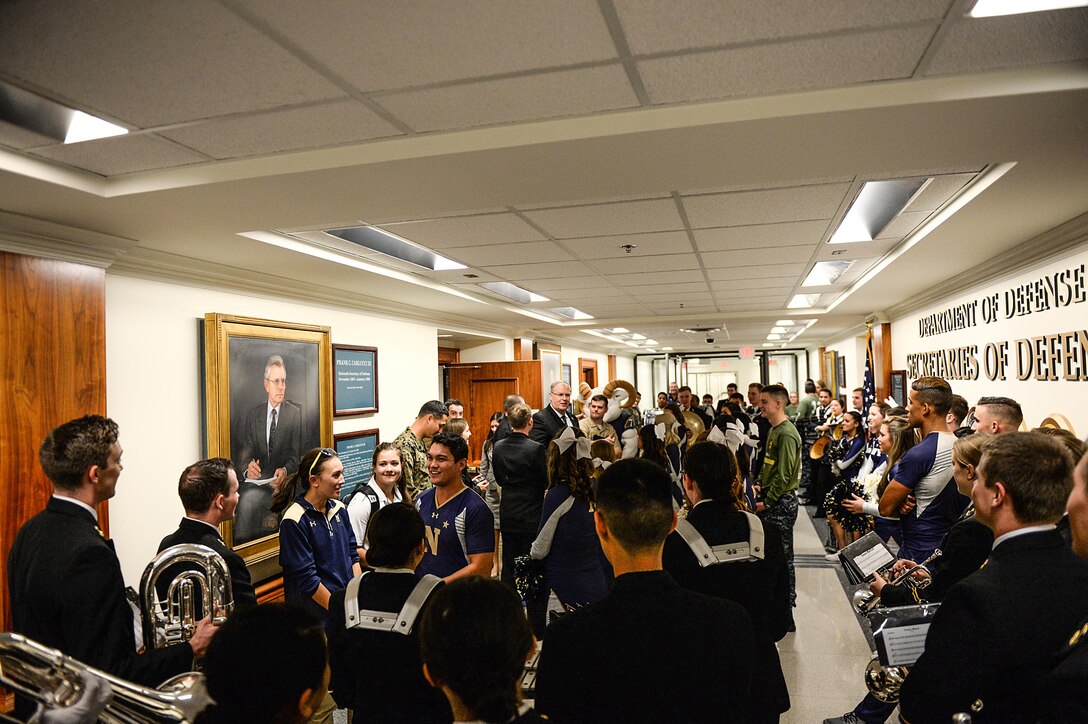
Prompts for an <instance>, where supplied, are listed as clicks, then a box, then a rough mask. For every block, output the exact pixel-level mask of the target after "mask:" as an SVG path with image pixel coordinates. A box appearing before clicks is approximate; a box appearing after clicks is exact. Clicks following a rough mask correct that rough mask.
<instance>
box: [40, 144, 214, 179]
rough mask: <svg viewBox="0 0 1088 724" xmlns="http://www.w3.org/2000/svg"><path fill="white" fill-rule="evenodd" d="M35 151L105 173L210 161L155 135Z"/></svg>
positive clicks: (112, 173)
mask: <svg viewBox="0 0 1088 724" xmlns="http://www.w3.org/2000/svg"><path fill="white" fill-rule="evenodd" d="M33 153H35V154H37V155H39V156H43V157H45V158H49V159H52V160H54V161H60V162H61V163H65V164H68V165H69V166H75V167H76V168H82V169H86V170H87V171H90V172H91V173H97V174H101V175H103V176H114V175H116V174H122V173H133V172H135V171H149V170H151V169H156V168H170V167H173V166H183V165H186V164H190V163H200V162H202V161H207V159H206V158H204V156H201V155H200V154H198V153H195V152H193V151H190V150H188V149H186V148H182V147H181V146H179V145H177V144H176V143H171V142H170V141H164V140H162V139H160V138H157V137H155V136H151V135H127V136H114V137H112V138H102V139H99V140H97V141H85V142H83V143H73V144H70V145H67V146H64V145H61V146H48V147H46V148H41V149H38V150H37V151H33Z"/></svg>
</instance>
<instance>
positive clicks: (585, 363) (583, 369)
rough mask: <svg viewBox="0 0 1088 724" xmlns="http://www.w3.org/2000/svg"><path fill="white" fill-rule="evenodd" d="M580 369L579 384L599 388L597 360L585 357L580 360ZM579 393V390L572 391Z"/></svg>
mask: <svg viewBox="0 0 1088 724" xmlns="http://www.w3.org/2000/svg"><path fill="white" fill-rule="evenodd" d="M578 367H579V370H580V373H579V375H578V381H579V382H585V383H586V384H587V385H589V386H590V387H593V388H596V387H597V360H595V359H586V358H585V357H579V358H578ZM572 392H577V390H572Z"/></svg>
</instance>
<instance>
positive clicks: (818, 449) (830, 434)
mask: <svg viewBox="0 0 1088 724" xmlns="http://www.w3.org/2000/svg"><path fill="white" fill-rule="evenodd" d="M841 439H842V423H841V422H840V423H839V424H838V425H835V426H834V427H832V428H831V429H830V430H828V431H827V432H825V433H823V434H822V435H820V436H819V437H818V438H816V441H815V442H813V443H812V447H811V448H809V451H808V456H809V457H810V458H812V459H813V460H823V457H824V455H826V454H827V448H828V447H829V446H830V445H831V444H832V443H833V442H835V441H838V440H841Z"/></svg>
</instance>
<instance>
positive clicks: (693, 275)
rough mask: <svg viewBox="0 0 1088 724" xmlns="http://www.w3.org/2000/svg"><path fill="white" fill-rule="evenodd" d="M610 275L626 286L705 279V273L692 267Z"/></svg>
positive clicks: (612, 278)
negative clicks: (679, 269) (685, 269)
mask: <svg viewBox="0 0 1088 724" xmlns="http://www.w3.org/2000/svg"><path fill="white" fill-rule="evenodd" d="M608 276H609V279H611V280H612V281H614V282H616V283H617V284H622V285H624V286H641V285H642V284H669V283H671V282H701V281H703V273H702V272H701V271H699V270H698V269H691V270H688V271H657V272H651V273H642V274H609V275H608Z"/></svg>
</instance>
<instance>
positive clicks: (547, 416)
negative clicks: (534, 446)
mask: <svg viewBox="0 0 1088 724" xmlns="http://www.w3.org/2000/svg"><path fill="white" fill-rule="evenodd" d="M548 397H549V398H550V400H549V403H548V405H547V406H546V407H545V408H544V409H543V410H541V411H540V412H538V413H536V414H535V415H533V430H532V432H530V433H529V439H530V440H532V441H534V442H538V443H540V444H541V445H547V444H548V443H550V442H551V441H552V439H553V438H554V437H555V436H556V435H557V434H558V433H560V432H562V431H563V428H564V427H573V428H574V429H575V430H577V429H579V428H578V420H577V419H576V418H575V417H574V413H573V412H571V411H570V385H568V384H567V383H566V382H564V381H563V380H557V381H555V382H553V383H552V385H551V387H550V388H549V393H548Z"/></svg>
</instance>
